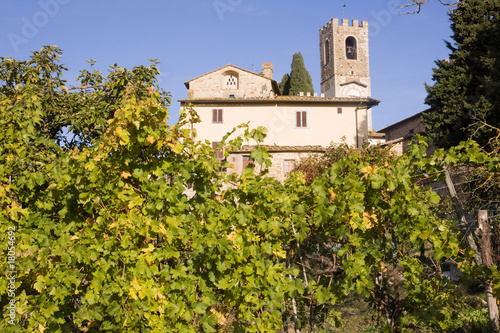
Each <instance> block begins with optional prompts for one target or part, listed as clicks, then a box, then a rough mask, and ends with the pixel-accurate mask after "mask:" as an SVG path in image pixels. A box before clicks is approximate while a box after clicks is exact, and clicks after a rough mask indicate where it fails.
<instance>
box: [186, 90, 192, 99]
mask: <svg viewBox="0 0 500 333" xmlns="http://www.w3.org/2000/svg"><path fill="white" fill-rule="evenodd" d="M193 98H194V90H193V89H188V98H187V99H193Z"/></svg>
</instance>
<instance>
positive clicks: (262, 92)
mask: <svg viewBox="0 0 500 333" xmlns="http://www.w3.org/2000/svg"><path fill="white" fill-rule="evenodd" d="M272 75H273V66H272V64H271V63H264V64H263V74H257V73H254V72H251V71H248V70H246V69H243V68H239V67H236V66H233V65H231V64H229V65H226V66H224V67H221V68H219V69H216V70H214V71H212V72H209V73H207V74H204V75H201V76H198V77H196V78H194V79H192V80H189V81H187V82H186V83H184V84H185V85H186V87H187V88H188V89H189V91H188V93H189V96H188V98H189V99H205V98H212V99H213V98H262V97H264V98H267V97H273V96H275V95H276V94H279V92H278V90H279V88H278V84H277V83H276V81H274V80H273V79H272Z"/></svg>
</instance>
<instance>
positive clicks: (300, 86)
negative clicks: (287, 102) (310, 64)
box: [280, 52, 314, 96]
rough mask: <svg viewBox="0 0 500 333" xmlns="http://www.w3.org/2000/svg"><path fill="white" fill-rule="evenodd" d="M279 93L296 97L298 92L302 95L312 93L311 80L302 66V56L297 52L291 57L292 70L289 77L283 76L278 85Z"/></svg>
mask: <svg viewBox="0 0 500 333" xmlns="http://www.w3.org/2000/svg"><path fill="white" fill-rule="evenodd" d="M280 89H281V93H282V94H283V95H290V96H296V95H298V94H299V93H300V92H303V93H304V94H305V93H307V92H310V93H311V94H312V93H313V92H314V88H313V84H312V78H311V75H310V74H309V72H308V71H307V69H306V66H305V65H304V58H302V54H301V53H300V52H297V53H295V54H294V55H293V59H292V69H291V72H290V75H289V76H288V74H285V75H284V76H283V79H282V81H281V83H280Z"/></svg>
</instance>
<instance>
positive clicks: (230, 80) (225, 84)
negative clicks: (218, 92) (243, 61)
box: [222, 72, 238, 89]
mask: <svg viewBox="0 0 500 333" xmlns="http://www.w3.org/2000/svg"><path fill="white" fill-rule="evenodd" d="M222 89H238V73H235V72H226V73H224V78H223V79H222Z"/></svg>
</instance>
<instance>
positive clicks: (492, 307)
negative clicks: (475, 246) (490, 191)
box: [477, 210, 500, 332]
mask: <svg viewBox="0 0 500 333" xmlns="http://www.w3.org/2000/svg"><path fill="white" fill-rule="evenodd" d="M477 220H478V224H479V227H478V230H477V236H478V237H479V238H480V241H481V256H482V259H483V264H484V265H485V266H486V267H490V266H491V265H493V256H492V251H491V233H490V230H491V229H490V222H489V221H488V211H487V210H480V211H479V213H478V219H477ZM486 283H487V284H486V301H487V303H488V315H489V317H490V323H491V326H492V327H493V331H494V332H499V331H500V330H499V325H498V306H497V299H496V297H494V296H493V291H492V288H491V281H486Z"/></svg>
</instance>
